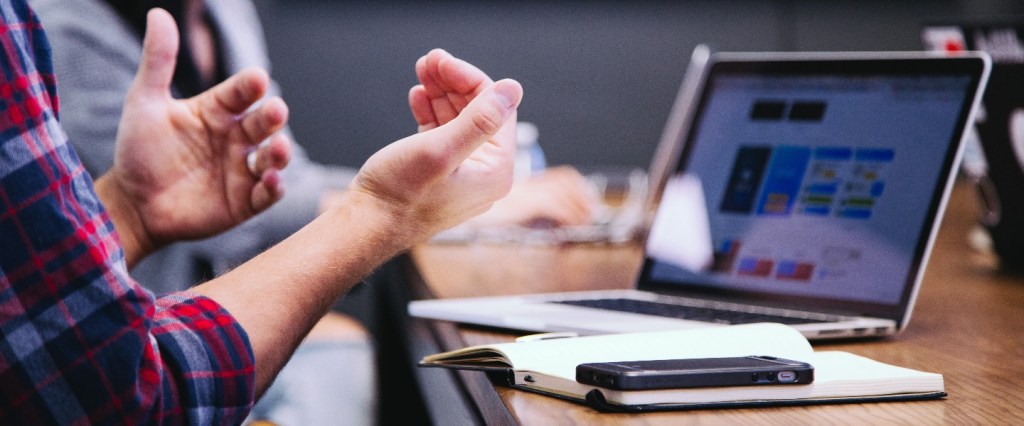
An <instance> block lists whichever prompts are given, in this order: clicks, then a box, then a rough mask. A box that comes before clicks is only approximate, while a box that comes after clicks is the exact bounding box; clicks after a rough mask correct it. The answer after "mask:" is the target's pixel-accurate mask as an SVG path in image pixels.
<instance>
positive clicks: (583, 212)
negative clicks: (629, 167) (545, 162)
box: [409, 49, 600, 226]
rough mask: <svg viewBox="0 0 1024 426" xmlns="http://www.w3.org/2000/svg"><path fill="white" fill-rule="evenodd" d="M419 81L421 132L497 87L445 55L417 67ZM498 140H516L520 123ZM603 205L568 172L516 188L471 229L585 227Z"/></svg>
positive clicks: (415, 98) (416, 107) (412, 100)
mask: <svg viewBox="0 0 1024 426" xmlns="http://www.w3.org/2000/svg"><path fill="white" fill-rule="evenodd" d="M416 76H417V77H418V78H419V80H420V84H419V85H418V86H415V87H413V88H412V90H411V91H410V92H409V107H410V109H411V110H412V115H413V118H415V119H416V123H417V124H419V130H420V131H421V132H423V131H427V130H430V129H433V128H436V127H438V126H441V125H443V124H445V123H448V122H450V121H452V120H454V119H455V117H457V116H458V115H459V113H461V112H462V110H463V109H464V108H466V106H467V105H469V103H470V101H471V100H473V98H474V97H476V96H477V95H479V94H480V93H481V92H483V90H484V89H486V88H487V87H489V86H490V85H491V84H493V83H492V82H491V79H490V78H489V77H487V74H484V72H483V71H480V70H479V69H477V68H475V67H473V66H471V65H469V64H467V63H466V62H465V61H462V60H461V59H458V58H455V57H453V56H452V55H451V54H449V53H448V52H445V51H443V50H440V49H435V50H433V51H431V52H430V53H428V54H427V55H425V56H423V57H422V58H420V59H419V60H418V61H417V62H416ZM499 137H501V138H511V139H512V140H515V120H512V122H511V125H508V126H506V127H505V128H503V129H502V131H501V133H500V135H499ZM599 202H600V200H598V197H597V196H596V195H595V194H594V190H593V188H591V187H590V186H589V183H588V182H587V181H586V179H585V178H584V177H583V176H582V175H580V174H579V172H578V171H576V170H575V169H573V168H571V167H568V166H564V167H559V168H553V169H550V170H548V171H546V172H545V173H544V174H542V175H539V176H533V177H531V178H530V179H527V180H524V181H522V182H517V183H515V184H514V185H513V186H512V188H511V191H510V193H509V195H508V196H507V197H503V198H502V199H501V200H500V201H498V202H497V203H495V204H494V206H493V207H492V208H491V209H489V210H486V213H484V214H482V215H480V216H476V217H474V218H473V219H472V220H470V223H468V225H472V226H502V225H503V226H509V225H521V226H533V225H543V226H563V225H582V224H586V223H589V222H590V221H591V217H592V216H593V214H594V210H595V208H596V206H597V205H598V204H599ZM481 213H483V212H481Z"/></svg>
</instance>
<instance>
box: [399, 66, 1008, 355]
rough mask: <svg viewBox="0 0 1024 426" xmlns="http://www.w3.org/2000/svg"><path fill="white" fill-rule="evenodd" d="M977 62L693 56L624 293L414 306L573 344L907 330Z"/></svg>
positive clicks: (657, 159) (972, 96)
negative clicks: (638, 259)
mask: <svg viewBox="0 0 1024 426" xmlns="http://www.w3.org/2000/svg"><path fill="white" fill-rule="evenodd" d="M989 68H990V60H989V58H988V56H987V55H986V54H984V53H974V52H965V53H962V54H959V55H956V56H955V57H951V56H945V55H942V54H934V53H928V52H908V53H895V52H888V53H722V52H719V53H713V54H707V53H706V52H701V51H698V52H695V54H694V60H692V61H691V65H690V67H689V68H688V71H687V77H686V78H684V82H683V85H682V87H681V88H680V91H679V94H678V95H677V98H676V103H675V104H674V106H673V108H672V111H671V113H670V117H669V120H668V123H667V125H666V128H665V129H664V131H663V136H662V140H661V142H660V143H659V147H658V149H657V151H656V153H655V156H654V158H653V159H652V163H651V172H650V175H651V179H652V180H651V189H652V191H653V194H654V196H652V198H651V201H650V203H651V206H652V208H651V210H650V215H649V220H648V225H647V226H646V227H645V228H646V229H645V231H646V232H645V235H646V238H645V239H644V244H645V259H644V264H643V267H642V269H641V272H640V274H639V275H638V278H637V281H636V283H635V286H634V288H632V289H628V290H611V291H603V290H602V291H585V292H571V293H544V294H528V295H517V296H496V297H476V298H462V299H436V300H418V301H413V302H411V303H410V304H409V306H408V311H409V313H410V315H412V316H416V317H423V318H433V319H440V320H448V321H456V322H462V323H468V324H477V325H483V326H490V327H498V328H504V329H515V330H523V331H533V332H558V331H568V332H576V333H579V334H601V333H620V332H635V331H654V330H666V329H679V328H687V327H708V326H716V325H729V324H743V323H753V322H778V323H783V324H788V325H790V326H792V327H794V328H796V329H797V330H799V331H800V332H801V333H803V334H804V335H805V336H806V337H807V338H808V339H812V340H818V339H829V338H848V337H868V336H887V335H893V334H896V333H897V332H899V331H900V330H902V329H903V328H904V327H906V325H907V322H908V321H909V319H910V313H911V310H912V308H913V305H914V299H915V297H916V295H917V292H918V288H919V287H920V285H921V279H922V276H923V272H924V269H925V265H926V263H927V260H928V255H929V252H930V249H931V247H932V244H933V242H934V239H935V234H936V231H937V229H938V226H939V222H940V221H941V217H942V212H943V209H944V207H945V203H946V201H947V198H948V195H949V191H950V190H951V188H952V184H953V180H954V175H955V170H956V167H957V164H958V162H959V161H960V157H961V152H962V149H961V147H962V143H961V141H962V139H963V137H964V134H965V128H966V127H967V123H970V122H972V120H973V115H974V112H975V110H976V109H977V105H978V100H979V98H980V94H981V91H982V90H983V88H984V86H985V83H986V81H987V77H988V72H989Z"/></svg>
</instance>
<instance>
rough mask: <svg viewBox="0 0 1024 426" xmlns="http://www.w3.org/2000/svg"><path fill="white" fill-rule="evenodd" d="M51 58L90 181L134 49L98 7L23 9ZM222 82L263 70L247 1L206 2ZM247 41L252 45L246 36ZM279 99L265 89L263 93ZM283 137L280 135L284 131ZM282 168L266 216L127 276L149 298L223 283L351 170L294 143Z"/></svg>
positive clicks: (64, 113)
mask: <svg viewBox="0 0 1024 426" xmlns="http://www.w3.org/2000/svg"><path fill="white" fill-rule="evenodd" d="M30 3H31V4H32V6H33V8H34V9H35V10H36V13H37V14H38V15H39V17H40V20H41V21H42V23H43V27H44V28H46V33H47V36H48V37H49V39H50V45H51V46H52V49H53V52H52V53H53V61H54V69H55V72H56V75H57V86H58V89H57V90H58V97H59V101H60V109H59V114H60V121H61V123H62V125H63V127H64V129H65V131H66V132H67V133H68V136H69V138H70V140H71V142H72V145H73V146H74V148H75V151H76V152H77V153H78V155H79V156H80V157H81V159H82V163H83V164H85V167H86V169H88V170H89V172H90V173H91V174H92V175H93V176H94V177H98V176H100V175H102V174H103V173H104V172H106V170H107V169H109V168H110V167H111V165H112V164H113V159H114V141H115V139H116V135H117V126H118V122H119V121H120V117H121V110H122V104H123V101H124V97H125V94H126V93H127V92H128V88H129V86H130V85H131V83H132V80H133V79H134V77H135V71H136V70H137V69H138V66H139V61H140V58H141V52H142V42H141V40H140V38H139V37H138V35H137V34H136V33H135V32H134V30H132V28H131V27H130V26H129V24H128V23H127V22H124V21H123V20H122V19H121V18H120V16H118V15H117V13H115V12H114V11H113V9H111V8H110V7H109V6H108V5H107V4H106V3H105V2H103V1H100V0H74V1H69V0H30ZM207 7H208V9H209V12H210V16H211V18H212V20H213V21H214V23H215V24H216V27H217V29H218V31H219V33H218V36H219V39H220V42H221V50H222V52H224V54H225V55H226V56H225V57H224V58H223V59H224V61H225V65H226V67H227V70H228V72H229V73H234V72H237V71H239V70H241V69H242V68H245V67H249V66H260V67H264V68H266V69H268V70H269V68H270V67H269V65H270V64H269V60H268V58H267V53H266V45H265V43H264V40H263V39H262V37H261V36H262V34H263V31H262V28H261V26H260V21H259V17H258V16H257V14H256V10H255V9H254V7H253V5H252V3H251V1H249V0H210V1H207ZM254 34H258V35H260V37H254V36H253V35H254ZM278 92H279V90H278V88H277V85H276V84H274V83H272V84H271V93H272V94H277V93H278ZM285 131H287V129H286V130H285ZM293 147H294V148H295V149H294V150H293V156H292V161H291V163H290V164H289V165H288V167H287V168H286V169H285V171H284V174H283V178H284V181H285V187H286V189H285V196H284V198H283V199H282V200H281V201H279V202H278V203H277V204H276V205H274V206H273V207H271V208H270V209H269V210H267V211H266V212H264V213H262V214H260V215H258V216H257V217H255V218H253V219H250V220H249V221H247V222H245V223H243V224H241V225H239V226H238V227H236V228H234V229H232V230H230V231H228V232H225V233H223V234H220V235H218V236H215V237H213V238H210V239H206V240H201V241H193V242H184V243H176V244H173V245H171V246H168V247H166V248H164V249H162V250H160V251H159V252H157V253H154V254H152V255H150V256H149V257H147V258H146V259H144V260H143V261H142V262H141V263H139V265H138V266H136V267H135V268H134V269H133V270H132V276H134V277H135V279H137V280H138V281H139V282H140V283H142V284H143V285H145V286H146V287H147V288H149V289H150V290H153V291H154V292H156V293H158V294H159V293H165V292H171V291H180V290H184V289H187V288H188V287H190V286H192V285H194V284H197V282H196V281H197V279H198V276H199V274H200V273H201V272H202V270H204V269H205V268H207V267H212V269H213V272H214V273H215V274H221V273H223V272H225V271H226V270H227V269H229V268H231V267H233V266H236V265H238V264H240V263H242V262H244V261H246V260H248V259H249V258H251V257H252V256H254V255H256V254H257V253H259V252H261V251H263V250H264V249H266V248H267V247H269V246H271V245H273V244H275V243H276V242H278V241H280V240H281V239H283V238H285V237H286V236H288V235H290V234H291V233H293V232H295V231H296V230H298V229H299V228H300V227H302V226H303V225H305V224H306V223H308V222H309V221H310V220H312V219H313V218H314V217H315V216H316V214H317V209H318V207H319V201H320V196H321V195H322V194H323V193H324V192H325V191H327V190H329V189H332V188H344V187H345V186H346V185H348V183H349V182H350V181H351V180H352V177H353V176H355V170H352V169H348V168H342V167H336V166H327V165H322V164H317V163H315V162H313V161H311V160H310V159H309V158H308V157H307V156H306V154H305V152H304V151H303V150H302V148H301V147H300V146H298V144H295V145H294V146H293Z"/></svg>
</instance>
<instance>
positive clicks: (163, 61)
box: [132, 9, 178, 96]
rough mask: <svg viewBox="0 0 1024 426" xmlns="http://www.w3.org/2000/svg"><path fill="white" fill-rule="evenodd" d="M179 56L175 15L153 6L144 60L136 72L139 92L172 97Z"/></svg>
mask: <svg viewBox="0 0 1024 426" xmlns="http://www.w3.org/2000/svg"><path fill="white" fill-rule="evenodd" d="M177 56H178V27H177V25H175V23H174V18H173V17H171V14H169V13H167V11H165V10H163V9H152V10H150V11H149V14H148V15H146V36H145V38H144V39H143V42H142V60H141V62H140V64H139V71H138V72H137V73H136V74H135V81H134V83H133V88H132V89H133V90H132V92H134V93H135V95H164V96H169V91H170V87H171V80H172V79H173V77H174V65H175V62H176V59H177Z"/></svg>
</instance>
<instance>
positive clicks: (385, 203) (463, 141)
mask: <svg viewBox="0 0 1024 426" xmlns="http://www.w3.org/2000/svg"><path fill="white" fill-rule="evenodd" d="M416 71H417V75H418V76H419V77H420V81H421V82H423V83H424V84H421V85H419V86H416V87H414V88H413V89H412V90H411V91H410V94H409V99H410V104H411V105H412V109H413V114H414V116H415V117H416V121H417V122H418V123H419V125H420V130H421V133H419V134H416V135H413V136H410V137H407V138H405V139H402V140H399V141H397V142H395V143H392V144H391V145H388V146H387V147H385V148H384V149H382V150H380V151H378V152H377V153H376V154H374V155H373V156H372V157H370V158H369V159H368V160H367V161H366V163H365V164H364V165H363V168H362V169H361V170H360V172H359V174H358V175H357V176H356V178H355V180H354V182H353V184H352V185H351V186H350V187H349V191H348V194H346V195H347V196H348V195H351V196H352V197H360V196H363V195H370V196H371V197H369V198H366V199H368V200H370V201H371V202H372V203H373V204H375V205H376V209H377V210H378V211H382V212H383V213H384V214H386V215H388V216H390V218H389V219H390V220H392V221H394V223H395V224H396V225H401V227H402V228H401V229H400V230H401V231H402V232H406V233H407V234H408V235H405V236H403V237H402V238H400V239H402V240H403V241H402V242H401V243H399V245H401V244H402V243H405V244H410V245H411V244H415V243H417V242H420V241H422V240H424V239H426V238H428V237H429V236H430V235H433V234H434V233H436V232H439V231H441V230H444V229H446V228H450V227H452V226H454V225H456V224H459V223H461V222H463V221H465V220H466V219H469V218H470V217H473V216H475V215H477V214H480V213H482V212H484V211H486V210H487V209H488V208H490V206H491V204H492V203H494V201H495V200H497V199H499V198H501V197H502V196H504V195H505V194H506V193H508V190H509V188H510V186H511V185H512V163H513V161H514V157H515V125H516V108H517V107H518V106H519V103H520V101H521V100H522V96H523V89H522V87H521V86H520V85H519V83H518V82H516V81H514V80H502V81H499V82H497V83H493V82H492V81H491V79H490V78H488V77H487V75H486V74H484V73H483V72H482V71H480V70H479V69H477V68H476V67H474V66H472V65H470V64H469V63H466V62H464V61H462V60H459V59H456V58H455V57H453V56H451V55H450V54H448V53H447V52H444V51H442V50H434V51H431V52H430V53H429V54H427V55H426V56H425V57H423V58H421V59H420V60H419V61H418V62H417V64H416ZM397 230H399V229H396V231H397Z"/></svg>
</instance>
